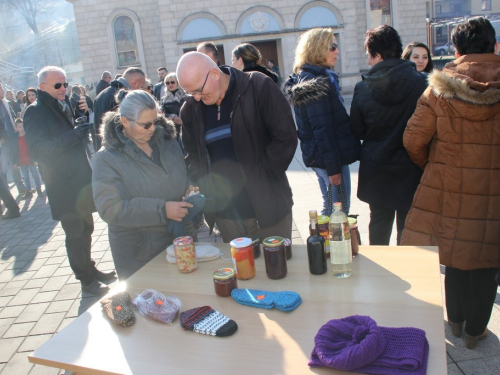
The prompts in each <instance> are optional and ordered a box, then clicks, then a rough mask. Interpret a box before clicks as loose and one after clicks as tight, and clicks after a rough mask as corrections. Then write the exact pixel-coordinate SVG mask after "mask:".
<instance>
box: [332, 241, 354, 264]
mask: <svg viewBox="0 0 500 375" xmlns="http://www.w3.org/2000/svg"><path fill="white" fill-rule="evenodd" d="M330 261H331V263H332V265H336V264H349V263H352V252H351V240H342V241H330Z"/></svg>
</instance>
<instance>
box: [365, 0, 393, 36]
mask: <svg viewBox="0 0 500 375" xmlns="http://www.w3.org/2000/svg"><path fill="white" fill-rule="evenodd" d="M380 25H389V26H392V18H391V0H370V29H374V28H375V27H378V26H380Z"/></svg>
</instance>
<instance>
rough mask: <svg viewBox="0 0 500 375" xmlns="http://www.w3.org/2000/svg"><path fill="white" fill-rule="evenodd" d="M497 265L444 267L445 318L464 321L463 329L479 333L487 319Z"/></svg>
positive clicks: (494, 290) (494, 293) (483, 328)
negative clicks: (474, 268)
mask: <svg viewBox="0 0 500 375" xmlns="http://www.w3.org/2000/svg"><path fill="white" fill-rule="evenodd" d="M497 271H498V269H497V268H480V269H476V270H469V271H464V270H459V269H457V268H452V267H446V271H445V277H444V290H445V293H446V310H447V312H448V320H449V321H451V322H453V323H462V322H464V321H465V332H466V333H467V334H469V335H471V336H479V335H481V334H482V333H483V332H484V331H485V329H486V327H487V325H488V322H489V321H490V317H491V311H492V310H493V305H494V303H495V298H496V295H497V288H498V285H497V283H496V282H495V274H496V273H497Z"/></svg>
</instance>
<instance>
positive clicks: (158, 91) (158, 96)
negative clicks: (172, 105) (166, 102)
mask: <svg viewBox="0 0 500 375" xmlns="http://www.w3.org/2000/svg"><path fill="white" fill-rule="evenodd" d="M162 86H165V84H164V83H163V82H158V83H157V84H156V85H155V87H154V88H153V94H154V96H155V98H156V100H158V101H160V100H161V87H162ZM166 89H167V88H165V90H166Z"/></svg>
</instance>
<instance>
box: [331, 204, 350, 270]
mask: <svg viewBox="0 0 500 375" xmlns="http://www.w3.org/2000/svg"><path fill="white" fill-rule="evenodd" d="M333 209H334V211H333V214H332V216H331V217H330V224H329V236H330V261H331V263H332V272H333V275H334V276H335V277H338V278H344V277H349V276H351V274H352V250H351V232H350V230H349V221H348V220H347V215H346V214H345V213H344V212H342V203H340V202H336V203H334V204H333Z"/></svg>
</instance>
